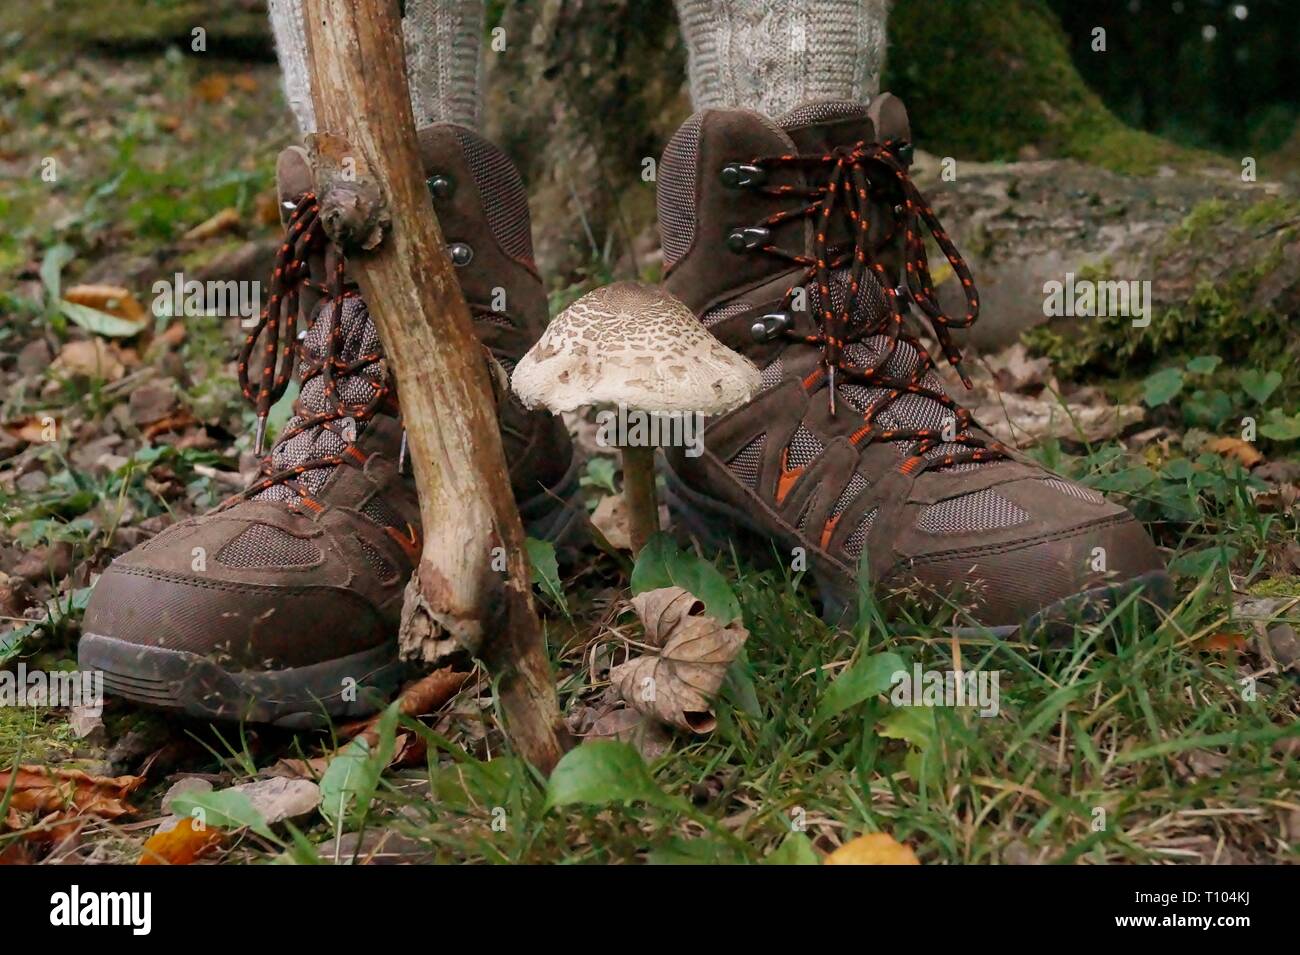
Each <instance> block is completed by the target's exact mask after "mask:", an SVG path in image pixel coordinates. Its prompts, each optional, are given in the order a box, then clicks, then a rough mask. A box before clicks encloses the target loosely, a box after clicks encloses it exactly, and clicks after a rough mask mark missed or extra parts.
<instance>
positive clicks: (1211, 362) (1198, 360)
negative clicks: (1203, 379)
mask: <svg viewBox="0 0 1300 955" xmlns="http://www.w3.org/2000/svg"><path fill="white" fill-rule="evenodd" d="M1222 363H1223V359H1222V358H1220V357H1219V356H1218V355H1198V356H1197V357H1195V358H1193V359H1192V360H1191V361H1189V362H1188V363H1187V370H1188V371H1190V372H1191V373H1192V374H1193V375H1208V374H1211V373H1212V372H1213V371H1214V369H1216V368H1218V367H1219V365H1220V364H1222Z"/></svg>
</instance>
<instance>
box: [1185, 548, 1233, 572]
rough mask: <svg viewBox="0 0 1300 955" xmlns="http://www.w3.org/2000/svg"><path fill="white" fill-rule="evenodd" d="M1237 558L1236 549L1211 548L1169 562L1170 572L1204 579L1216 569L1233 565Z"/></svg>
mask: <svg viewBox="0 0 1300 955" xmlns="http://www.w3.org/2000/svg"><path fill="white" fill-rule="evenodd" d="M1236 556H1237V548H1235V547H1228V546H1224V547H1209V548H1206V549H1205V550H1198V551H1193V552H1192V553H1190V554H1182V555H1180V556H1178V557H1175V558H1174V559H1173V560H1171V561H1170V562H1169V572H1170V573H1173V574H1181V575H1183V576H1185V577H1204V576H1205V575H1206V574H1208V573H1209V572H1210V571H1212V570H1214V569H1215V568H1216V567H1222V566H1226V565H1227V564H1229V563H1231V562H1232V560H1233V559H1234V558H1235V557H1236Z"/></svg>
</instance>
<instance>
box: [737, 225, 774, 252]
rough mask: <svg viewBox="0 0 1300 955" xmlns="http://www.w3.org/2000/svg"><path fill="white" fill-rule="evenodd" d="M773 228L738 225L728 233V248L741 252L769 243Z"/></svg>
mask: <svg viewBox="0 0 1300 955" xmlns="http://www.w3.org/2000/svg"><path fill="white" fill-rule="evenodd" d="M771 237H772V230H771V229H766V228H764V227H762V226H748V227H738V228H735V229H732V230H731V231H730V232H729V233H727V248H728V249H730V250H731V251H732V252H735V253H737V254H740V253H742V252H749V251H751V250H753V249H757V248H759V247H760V246H764V245H767V243H768V240H769V239H771Z"/></svg>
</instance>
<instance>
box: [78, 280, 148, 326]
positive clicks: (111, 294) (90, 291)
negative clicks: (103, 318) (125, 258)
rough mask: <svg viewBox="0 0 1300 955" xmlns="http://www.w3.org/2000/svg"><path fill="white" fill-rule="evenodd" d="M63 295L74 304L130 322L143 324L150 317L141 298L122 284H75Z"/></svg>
mask: <svg viewBox="0 0 1300 955" xmlns="http://www.w3.org/2000/svg"><path fill="white" fill-rule="evenodd" d="M63 297H64V299H65V300H67V301H69V302H72V303H73V304H74V305H84V306H86V307H87V308H93V309H97V310H98V311H101V312H107V313H108V314H109V315H116V316H117V317H118V318H124V319H126V320H127V321H128V322H137V323H139V324H140V325H141V326H143V325H144V323H145V321H146V320H147V319H148V317H149V314H148V313H147V312H146V311H145V310H144V306H143V305H141V304H140V300H139V299H137V298H136V297H135V296H134V295H132V294H131V290H130V289H126V288H123V287H122V286H120V285H74V286H72V288H70V289H68V290H67V291H66V292H64V293H63Z"/></svg>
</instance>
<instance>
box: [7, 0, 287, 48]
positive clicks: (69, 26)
mask: <svg viewBox="0 0 1300 955" xmlns="http://www.w3.org/2000/svg"><path fill="white" fill-rule="evenodd" d="M0 26H3V27H4V28H5V30H6V31H8V30H17V31H19V32H23V33H32V34H34V35H36V36H39V37H41V38H43V40H48V41H53V43H55V44H58V45H61V46H62V45H68V46H74V47H81V48H85V47H112V48H117V49H148V48H156V47H161V46H167V45H169V44H183V45H184V46H185V47H186V48H187V49H188V48H189V45H190V42H191V38H192V33H191V31H193V30H194V29H195V28H196V27H202V28H203V29H204V30H205V31H206V38H205V41H206V44H207V48H208V50H209V51H211V50H217V49H224V50H230V51H232V52H233V51H236V50H238V51H244V52H251V53H257V54H258V55H261V56H266V55H269V54H270V53H271V52H272V50H273V47H272V45H271V44H272V41H271V30H270V27H269V25H268V24H267V19H266V13H265V11H264V10H263V9H259V8H258V6H257V5H249V4H243V3H229V2H222V0H95V2H93V3H64V2H52V0H43V2H40V0H38V2H35V3H24V4H18V3H15V4H13V5H12V9H10V10H6V11H5V14H4V16H3V17H0Z"/></svg>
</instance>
